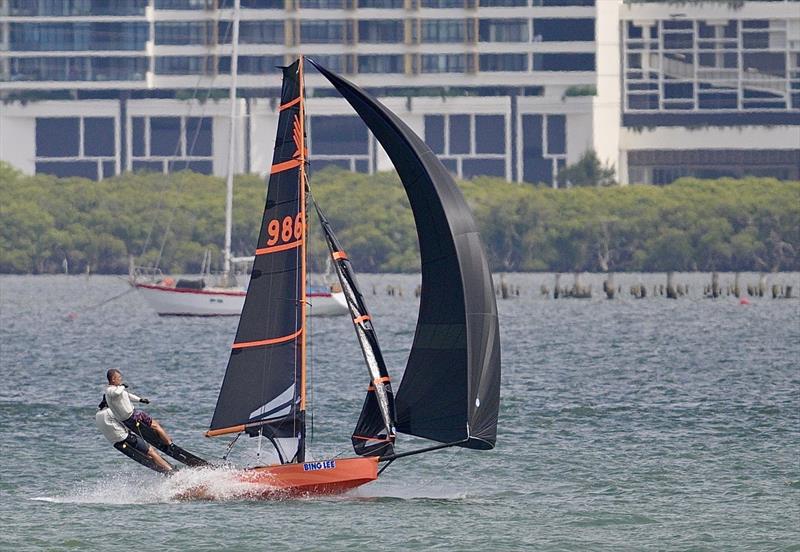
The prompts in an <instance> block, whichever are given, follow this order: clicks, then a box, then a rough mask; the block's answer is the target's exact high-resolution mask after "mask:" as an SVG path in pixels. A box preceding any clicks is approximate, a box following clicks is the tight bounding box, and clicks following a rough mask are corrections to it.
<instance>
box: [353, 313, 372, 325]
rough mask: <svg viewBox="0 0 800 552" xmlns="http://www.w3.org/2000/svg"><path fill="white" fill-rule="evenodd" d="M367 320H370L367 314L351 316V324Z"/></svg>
mask: <svg viewBox="0 0 800 552" xmlns="http://www.w3.org/2000/svg"><path fill="white" fill-rule="evenodd" d="M367 320H372V319H371V318H370V317H369V315H368V314H365V315H363V316H359V317H358V318H353V324H359V323H361V322H366V321H367Z"/></svg>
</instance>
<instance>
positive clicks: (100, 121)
mask: <svg viewBox="0 0 800 552" xmlns="http://www.w3.org/2000/svg"><path fill="white" fill-rule="evenodd" d="M115 153H116V140H115V139H114V119H112V118H111V117H86V118H85V119H84V120H83V154H84V155H98V156H100V155H103V156H108V157H111V156H113V155H114V154H115Z"/></svg>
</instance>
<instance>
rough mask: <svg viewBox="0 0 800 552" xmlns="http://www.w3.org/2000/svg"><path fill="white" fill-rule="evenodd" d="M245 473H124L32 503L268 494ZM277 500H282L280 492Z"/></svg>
mask: <svg viewBox="0 0 800 552" xmlns="http://www.w3.org/2000/svg"><path fill="white" fill-rule="evenodd" d="M241 473H242V472H241V470H238V469H235V468H231V467H218V466H215V467H204V468H191V469H188V468H187V469H182V470H179V471H178V472H176V473H175V474H173V475H170V476H161V475H151V474H146V475H145V476H143V475H142V473H141V472H130V473H123V474H119V475H116V476H113V477H109V478H106V479H102V480H98V481H94V482H90V483H85V482H84V483H81V484H79V485H77V486H75V487H74V488H72V489H69V490H67V491H66V492H65V493H64V494H62V495H57V496H40V497H33V498H31V500H36V501H41V502H51V503H63V504H119V505H125V504H156V503H164V502H177V501H185V500H214V501H224V500H247V499H254V498H258V497H259V496H261V495H263V493H264V485H263V482H262V484H261V486H260V489H258V492H256V490H255V489H254V487H253V485H252V484H250V483H248V482H246V481H242V479H241ZM276 498H280V493H279V492H277V496H276Z"/></svg>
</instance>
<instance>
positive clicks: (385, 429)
mask: <svg viewBox="0 0 800 552" xmlns="http://www.w3.org/2000/svg"><path fill="white" fill-rule="evenodd" d="M317 215H318V216H319V221H320V224H321V225H322V231H323V233H324V234H325V241H326V242H327V244H328V249H329V250H330V252H331V258H332V259H333V265H334V267H335V268H336V274H337V275H338V276H339V282H340V283H341V284H342V291H343V292H344V296H345V298H346V299H347V306H348V307H349V309H350V316H351V317H352V319H353V326H354V327H355V330H356V336H357V337H358V343H359V345H360V346H361V352H362V353H363V354H364V361H365V362H366V363H367V370H368V372H369V376H370V382H369V385H368V386H367V397H366V399H365V400H364V406H363V407H362V408H361V415H360V416H359V418H358V422H357V423H356V428H355V431H353V435H352V437H351V439H352V441H353V449H354V450H355V452H356V454H358V455H361V456H365V455H376V456H386V455H391V454H394V445H393V443H394V439H395V429H394V425H395V421H394V420H395V413H394V393H393V392H392V384H391V382H390V380H389V373H388V372H387V370H386V363H385V362H384V361H383V354H382V353H381V348H380V346H379V345H378V337H377V335H376V334H375V328H373V326H372V318H371V317H370V315H369V311H368V310H367V305H366V302H365V301H364V295H363V294H362V293H361V289H360V288H359V286H358V281H357V280H356V275H355V272H354V271H353V267H352V265H351V264H350V259H348V258H347V254H346V253H345V251H344V249H342V246H341V245H340V244H339V240H337V239H336V235H335V234H334V233H333V229H332V228H331V225H330V223H329V222H328V219H326V218H325V215H324V214H323V213H322V210H321V209H320V208H319V206H318V205H317Z"/></svg>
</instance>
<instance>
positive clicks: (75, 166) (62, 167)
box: [36, 161, 97, 180]
mask: <svg viewBox="0 0 800 552" xmlns="http://www.w3.org/2000/svg"><path fill="white" fill-rule="evenodd" d="M36 173H37V174H52V175H53V176H57V177H59V178H69V177H71V176H80V177H82V178H88V179H90V180H97V162H96V161H37V162H36Z"/></svg>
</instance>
